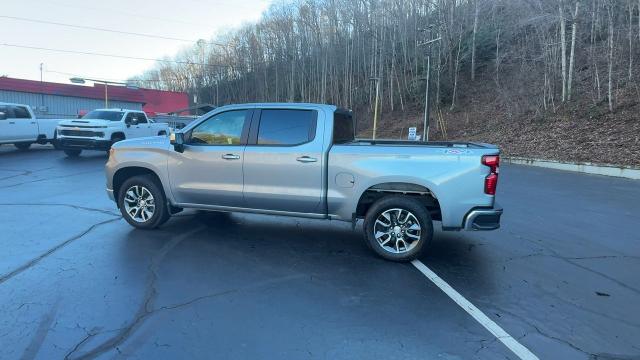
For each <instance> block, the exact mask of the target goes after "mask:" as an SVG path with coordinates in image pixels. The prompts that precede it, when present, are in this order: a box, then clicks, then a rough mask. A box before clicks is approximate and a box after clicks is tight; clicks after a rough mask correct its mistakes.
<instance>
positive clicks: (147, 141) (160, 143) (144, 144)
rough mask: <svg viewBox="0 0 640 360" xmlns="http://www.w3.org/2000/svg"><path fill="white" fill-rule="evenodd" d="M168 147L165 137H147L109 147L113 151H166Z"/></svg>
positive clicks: (123, 141)
mask: <svg viewBox="0 0 640 360" xmlns="http://www.w3.org/2000/svg"><path fill="white" fill-rule="evenodd" d="M170 145H171V144H170V142H169V138H168V137H167V136H149V137H141V138H135V139H129V140H122V141H118V142H117V143H115V144H113V145H112V146H111V147H113V148H115V149H166V148H168V147H169V146H170Z"/></svg>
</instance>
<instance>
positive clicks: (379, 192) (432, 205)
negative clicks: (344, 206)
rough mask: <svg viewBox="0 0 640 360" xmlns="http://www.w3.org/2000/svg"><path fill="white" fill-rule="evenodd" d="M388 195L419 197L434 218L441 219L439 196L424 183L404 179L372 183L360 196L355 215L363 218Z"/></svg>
mask: <svg viewBox="0 0 640 360" xmlns="http://www.w3.org/2000/svg"><path fill="white" fill-rule="evenodd" d="M388 195H404V196H411V197H414V198H416V199H418V200H419V201H420V202H421V203H422V204H423V205H424V206H425V207H426V208H427V209H428V211H429V213H430V215H431V218H432V219H433V220H441V219H442V213H441V211H440V203H439V201H438V198H437V196H436V195H435V194H434V193H433V191H432V190H431V187H427V186H425V185H423V184H418V183H415V182H404V181H387V182H380V183H377V184H374V185H371V186H369V187H367V188H366V189H364V191H362V192H361V193H360V196H359V197H358V202H357V204H356V208H355V213H354V216H355V217H356V218H362V217H364V216H365V215H366V213H367V211H368V210H369V208H370V207H371V205H373V203H375V202H376V201H378V200H379V199H381V198H383V197H385V196H388Z"/></svg>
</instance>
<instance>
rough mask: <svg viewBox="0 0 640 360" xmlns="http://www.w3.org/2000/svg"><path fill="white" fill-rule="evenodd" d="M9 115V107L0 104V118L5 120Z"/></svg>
mask: <svg viewBox="0 0 640 360" xmlns="http://www.w3.org/2000/svg"><path fill="white" fill-rule="evenodd" d="M8 117H9V108H8V107H7V106H5V105H0V120H5V119H7V118H8Z"/></svg>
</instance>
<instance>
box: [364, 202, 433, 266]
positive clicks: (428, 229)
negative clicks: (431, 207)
mask: <svg viewBox="0 0 640 360" xmlns="http://www.w3.org/2000/svg"><path fill="white" fill-rule="evenodd" d="M364 231H365V237H366V240H367V242H368V244H369V245H370V247H371V248H372V249H373V250H374V251H375V252H376V253H377V254H378V255H380V256H381V257H383V258H385V259H387V260H392V261H410V260H413V259H415V258H417V257H418V256H420V255H421V254H422V253H423V252H424V250H425V249H426V247H427V245H428V244H429V242H431V239H432V238H433V222H432V220H431V216H430V215H429V211H428V210H427V208H426V207H425V206H424V204H422V203H421V202H420V201H418V200H417V199H415V198H412V197H410V196H396V195H390V196H386V197H383V198H381V199H380V200H378V201H376V202H375V203H374V204H373V205H371V207H370V208H369V211H367V215H366V217H365V220H364Z"/></svg>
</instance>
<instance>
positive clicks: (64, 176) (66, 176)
mask: <svg viewBox="0 0 640 360" xmlns="http://www.w3.org/2000/svg"><path fill="white" fill-rule="evenodd" d="M103 171H104V170H90V171H81V172H78V173H75V174H69V175H60V176H49V177H47V178H44V179H37V180H30V181H23V182H19V183H16V184H11V185H6V186H0V189H8V188H12V187H17V186H21V185H26V184H32V183H37V182H42V181H49V180H56V179H64V178H69V177H73V176H78V175H86V174H91V173H95V172H103Z"/></svg>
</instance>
